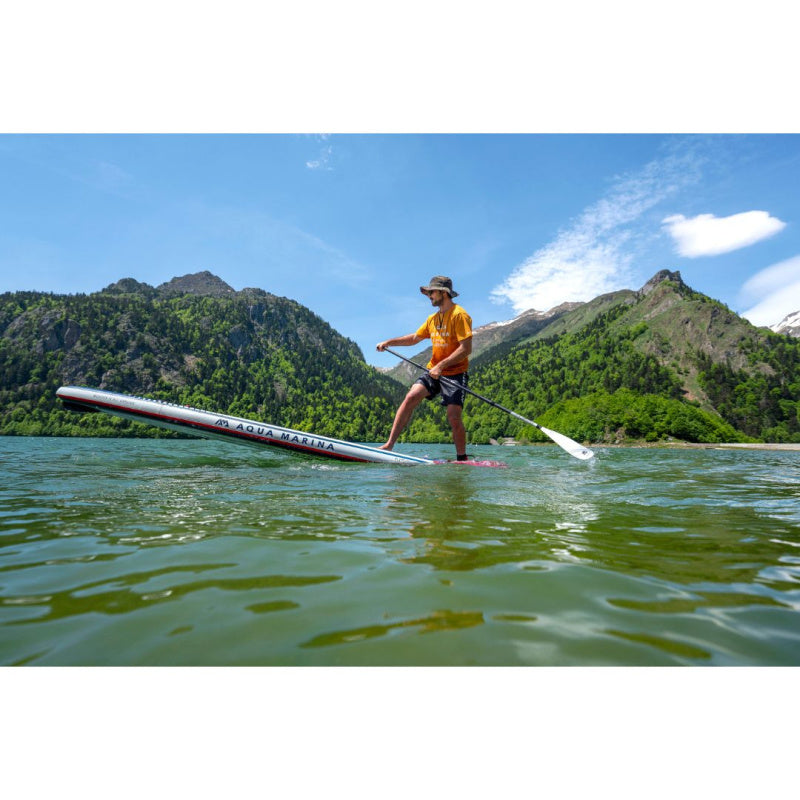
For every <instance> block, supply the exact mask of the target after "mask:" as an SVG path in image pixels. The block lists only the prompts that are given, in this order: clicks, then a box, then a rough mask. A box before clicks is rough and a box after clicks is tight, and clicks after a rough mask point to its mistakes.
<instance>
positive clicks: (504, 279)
mask: <svg viewBox="0 0 800 800" xmlns="http://www.w3.org/2000/svg"><path fill="white" fill-rule="evenodd" d="M0 174H2V176H3V180H2V181H0V275H2V278H0V290H2V291H15V290H20V289H35V290H42V291H52V292H57V293H74V292H93V291H98V290H100V289H102V288H103V287H104V286H107V285H108V284H110V283H112V282H113V281H116V280H118V279H119V278H123V277H133V278H136V279H137V280H140V281H144V282H146V283H149V284H152V285H158V284H160V283H163V282H164V281H167V280H169V279H170V278H172V277H174V276H176V275H183V274H186V273H190V272H197V271H200V270H210V271H212V272H214V273H215V274H217V275H218V276H219V277H221V278H222V279H223V280H225V281H227V282H228V283H229V284H230V285H231V286H233V287H234V288H235V289H242V288H245V287H248V286H255V287H258V288H262V289H265V290H267V291H269V292H272V293H274V294H277V295H282V296H285V297H290V298H293V299H295V300H297V301H299V302H301V303H303V304H304V305H306V306H308V307H309V308H311V309H312V310H313V311H315V312H316V313H318V314H319V315H320V316H321V317H323V318H324V319H325V320H326V321H328V322H330V323H331V324H332V325H333V326H334V327H335V328H336V329H337V330H338V331H339V332H340V333H342V334H344V335H345V336H347V337H349V338H351V339H353V340H355V341H356V342H357V343H358V344H359V346H360V347H361V349H362V351H363V352H364V355H365V357H366V358H367V360H368V361H369V362H370V363H373V364H377V365H381V366H390V365H391V364H392V363H393V357H392V356H390V355H387V354H377V353H375V352H374V345H375V343H376V342H378V341H380V340H381V339H383V338H388V337H389V336H394V335H399V334H403V333H407V332H410V331H412V330H414V329H416V327H417V326H418V324H419V323H420V322H421V321H422V319H423V318H424V317H425V316H426V315H427V313H429V310H430V308H429V305H428V301H427V300H426V298H424V297H423V296H422V295H421V294H420V293H419V289H418V287H419V286H420V284H422V283H426V282H427V281H428V279H429V278H430V277H431V276H433V275H436V274H445V275H449V276H451V277H452V278H453V281H454V285H455V288H456V289H457V290H458V291H459V292H460V295H461V296H460V297H459V302H461V303H462V304H463V305H464V307H465V308H466V309H467V310H468V311H469V312H470V313H471V315H472V317H473V322H474V324H475V325H476V326H478V325H482V324H485V323H488V322H492V321H497V320H505V319H510V318H511V317H513V316H515V315H517V314H519V313H521V312H522V311H524V310H526V309H528V308H537V309H539V310H546V309H547V308H550V307H552V306H554V305H557V304H558V303H561V302H564V301H574V300H590V299H591V298H592V297H595V296H596V295H598V294H601V293H603V292H607V291H613V290H616V289H620V288H634V289H635V288H639V287H640V286H641V285H642V284H643V283H644V282H645V281H646V280H647V279H648V278H650V277H651V276H652V275H653V274H654V273H655V272H657V271H658V270H660V269H665V268H666V269H673V270H674V269H678V270H680V271H681V273H682V275H683V278H684V280H685V281H686V282H687V283H688V284H689V285H690V286H692V287H693V288H695V289H697V290H698V291H701V292H703V293H705V294H708V295H710V296H712V297H715V298H717V299H719V300H722V301H723V302H725V303H727V304H728V305H729V306H730V307H731V308H732V309H734V310H735V311H737V312H739V313H742V314H745V315H747V316H748V317H749V318H751V320H752V321H754V322H755V323H757V324H775V323H778V322H779V321H780V320H781V319H782V318H783V316H785V315H786V314H788V313H790V312H793V311H797V310H798V309H800V195H798V192H797V189H796V187H797V186H798V185H800V136H797V135H727V134H726V135H655V134H628V135H611V134H596V135H560V134H531V135H502V134H487V135H477V134H454V135H447V134H445V135H435V134H431V135H424V134H423V135H413V134H401V135H383V134H364V135H350V134H341V135H315V134H313V135H305V134H304V135H288V134H266V135H55V134H50V135H4V136H0Z"/></svg>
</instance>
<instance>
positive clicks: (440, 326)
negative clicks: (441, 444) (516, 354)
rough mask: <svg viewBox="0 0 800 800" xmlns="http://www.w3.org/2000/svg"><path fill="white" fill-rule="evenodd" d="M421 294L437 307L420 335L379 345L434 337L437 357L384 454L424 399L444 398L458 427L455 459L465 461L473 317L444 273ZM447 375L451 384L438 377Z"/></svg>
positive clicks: (400, 414)
mask: <svg viewBox="0 0 800 800" xmlns="http://www.w3.org/2000/svg"><path fill="white" fill-rule="evenodd" d="M419 290H420V291H421V292H422V294H424V295H427V296H428V298H430V301H431V305H433V306H434V307H435V308H437V309H438V311H436V312H435V313H433V314H431V315H430V316H429V317H428V318H427V319H426V320H425V322H424V323H423V324H422V325H421V326H420V327H419V329H418V330H417V331H416V332H415V333H409V334H406V335H405V336H397V337H395V338H394V339H387V340H386V341H385V342H380V343H379V344H378V345H377V348H376V349H377V350H378V351H380V352H383V351H384V350H385V349H386V348H387V347H393V346H399V347H410V346H413V345H415V344H418V343H419V342H421V341H422V340H423V339H430V340H431V345H432V347H433V355H432V357H431V360H430V361H429V362H428V365H427V369H428V372H427V373H426V374H425V375H423V376H422V377H421V378H419V379H418V380H417V381H416V382H415V383H414V384H413V385H412V386H411V388H410V389H409V390H408V394H407V395H406V396H405V399H404V400H403V402H402V403H401V404H400V407H399V408H398V409H397V413H396V414H395V418H394V423H393V425H392V430H391V432H390V434H389V439H388V440H387V442H386V444H384V445H381V448H380V449H381V450H391V449H392V448H393V447H394V446H395V443H396V442H397V439H398V437H399V436H400V434H401V433H402V432H403V430H404V429H405V427H406V425H408V423H409V420H410V419H411V415H412V414H413V413H414V409H416V407H417V406H418V405H419V404H420V403H421V402H422V401H423V399H428V400H432V399H433V398H434V397H436V396H437V395H441V403H442V405H443V406H444V407H445V408H446V409H447V421H448V422H449V423H450V427H451V428H452V429H453V443H454V444H455V446H456V458H457V459H458V460H459V461H466V460H467V455H466V450H467V432H466V429H465V428H464V422H463V420H462V410H463V407H464V397H465V396H466V392H465V391H464V388H465V387H466V386H467V379H468V375H467V368H468V367H469V355H470V353H471V352H472V318H471V317H470V315H469V314H467V312H466V311H464V309H463V308H462V307H461V306H459V305H456V304H455V303H454V302H453V298H454V297H458V292H455V291H453V282H452V281H451V280H450V278H447V277H445V276H444V275H436V276H435V277H433V278H431V280H430V283H429V285H428V286H420V287H419ZM442 376H444V377H445V378H447V381H445V382H444V383H442V382H441V381H440V380H439V379H440V378H441V377H442Z"/></svg>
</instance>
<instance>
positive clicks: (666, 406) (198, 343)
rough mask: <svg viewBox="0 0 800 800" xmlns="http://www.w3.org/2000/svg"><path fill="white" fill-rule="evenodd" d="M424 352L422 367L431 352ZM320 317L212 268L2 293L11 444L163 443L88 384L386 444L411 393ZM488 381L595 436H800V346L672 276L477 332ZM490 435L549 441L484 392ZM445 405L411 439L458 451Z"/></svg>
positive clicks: (480, 376) (0, 368) (481, 381)
mask: <svg viewBox="0 0 800 800" xmlns="http://www.w3.org/2000/svg"><path fill="white" fill-rule="evenodd" d="M425 358H426V357H425V354H424V353H422V354H419V355H418V357H417V358H415V360H420V361H423V360H425ZM399 374H400V375H401V377H402V382H401V383H398V382H397V381H396V380H394V379H393V378H392V377H391V376H389V375H386V374H383V373H381V372H380V371H378V370H376V369H374V368H372V367H370V366H369V365H367V364H366V362H365V361H364V358H363V355H362V353H361V351H360V350H359V348H358V347H357V346H356V344H355V343H354V342H352V341H350V340H348V339H346V338H344V337H342V336H341V335H340V334H338V333H337V332H336V331H335V330H333V329H332V328H331V327H330V325H328V324H327V323H326V322H325V321H324V320H322V319H320V318H319V317H318V316H317V315H316V314H314V313H313V312H312V311H310V310H309V309H307V308H305V307H304V306H301V305H300V304H298V303H296V302H294V301H292V300H289V299H286V298H282V297H276V296H275V295H272V294H269V293H267V292H265V291H263V290H262V289H244V290H242V291H239V292H237V291H234V290H233V289H232V288H231V287H230V286H228V285H227V284H226V283H224V281H221V280H220V279H219V278H217V277H216V276H214V275H212V274H211V273H208V272H203V273H198V274H196V275H186V276H183V277H180V278H174V279H173V280H171V281H169V282H167V283H165V284H162V285H161V286H158V287H152V286H149V285H147V284H143V283H140V282H138V281H135V280H133V279H131V278H126V279H123V280H120V281H117V282H116V283H114V284H112V285H110V286H108V287H106V288H105V289H103V290H102V291H100V292H96V293H93V294H88V295H54V294H46V293H41V292H15V293H7V294H3V295H0V434H6V435H15V434H16V435H23V434H34V435H35V434H39V435H115V436H119V435H125V436H132V435H137V436H139V435H156V436H170V435H172V434H170V433H168V432H163V431H159V430H157V429H152V428H146V427H144V426H141V425H138V424H136V423H129V422H126V421H124V420H119V419H114V418H111V417H107V416H105V415H100V414H92V415H77V414H74V413H72V412H68V411H65V410H64V409H63V408H61V406H60V403H58V401H57V400H56V397H55V390H56V389H57V388H58V387H59V386H60V385H64V384H78V385H87V386H93V387H98V388H105V389H110V390H114V391H121V392H126V393H131V394H140V395H146V396H148V397H154V398H158V399H163V400H169V401H171V402H177V403H182V404H186V405H192V406H197V407H199V408H206V409H209V410H215V411H221V412H227V413H230V414H234V415H237V416H243V417H250V418H255V419H260V420H264V421H268V422H273V423H275V424H281V425H287V426H291V427H295V428H299V429H301V430H309V431H313V432H315V433H320V434H327V435H334V436H340V437H342V438H347V439H353V440H358V441H373V442H374V441H383V440H384V438H385V437H386V435H387V433H388V430H389V427H390V425H391V421H392V417H393V415H394V410H395V408H396V406H397V404H398V402H399V401H400V399H401V398H402V396H403V394H404V390H405V387H406V386H408V384H409V383H410V382H411V381H412V380H413V379H414V377H416V374H414V373H399ZM470 385H471V387H472V388H473V389H474V390H475V391H477V392H479V393H481V394H483V395H485V396H486V397H489V398H491V399H492V400H494V401H496V402H498V403H500V404H502V405H504V406H506V407H507V408H510V409H513V410H515V411H517V412H518V413H520V414H522V415H524V416H526V417H528V418H530V419H534V420H536V421H537V422H539V423H541V424H543V425H545V426H547V427H549V428H553V429H554V430H558V431H561V432H563V433H565V434H566V435H568V436H571V437H572V438H574V439H577V440H579V441H586V442H617V441H626V440H630V439H636V440H641V439H645V440H651V441H657V440H663V439H668V438H674V439H681V440H687V441H706V442H722V441H748V440H764V441H778V442H798V441H800V419H799V418H798V413H799V412H798V398H799V397H800V339H797V338H793V337H790V336H788V335H780V334H776V333H773V332H772V331H770V330H768V329H766V328H755V327H754V326H752V325H751V324H750V323H748V322H747V321H745V320H743V319H742V318H740V317H739V316H737V315H736V314H734V313H733V312H732V311H730V310H729V309H728V308H727V307H725V306H724V305H722V304H721V303H719V302H717V301H715V300H713V299H711V298H709V297H706V296H705V295H702V294H699V293H698V292H695V291H693V290H692V289H690V288H689V287H688V286H686V284H684V282H683V281H682V279H681V276H680V274H679V273H678V272H670V271H667V270H663V271H661V272H659V273H658V274H657V275H655V276H654V277H653V278H652V279H651V280H650V281H648V282H647V284H645V286H643V287H642V289H641V290H639V291H632V290H624V291H619V292H614V293H611V294H608V295H603V296H601V297H598V298H595V299H594V300H592V301H591V302H588V303H581V304H569V305H564V306H560V307H559V308H557V309H554V310H553V311H552V312H548V313H547V314H540V313H537V312H530V313H528V314H525V315H523V316H522V317H520V318H518V319H517V320H513V321H512V322H510V323H502V324H494V325H490V326H484V327H483V328H481V329H478V331H476V338H475V350H474V357H473V361H472V368H471V374H470ZM464 416H465V422H466V424H467V429H468V431H469V436H470V441H471V442H472V443H474V444H475V443H484V442H488V441H490V440H491V439H499V438H501V437H514V438H516V439H518V440H525V439H531V440H539V439H541V438H542V437H541V436H540V434H538V433H537V432H536V431H535V429H532V428H531V427H530V426H527V425H525V424H524V423H521V422H519V421H517V420H515V419H514V418H513V417H510V416H509V415H507V414H504V413H503V412H501V411H499V410H497V409H494V408H492V407H490V406H488V405H487V404H485V403H481V402H480V401H479V400H477V399H475V398H469V399H468V401H467V405H466V407H465V412H464ZM449 438H450V435H449V429H448V426H447V423H446V421H445V417H444V412H443V409H442V408H441V407H440V406H439V405H438V403H426V404H424V405H423V407H421V408H420V409H419V410H418V411H417V413H416V414H415V416H414V419H413V420H412V423H411V425H410V426H409V429H408V431H407V433H406V434H405V436H404V439H403V440H404V441H425V442H430V441H442V442H443V441H449Z"/></svg>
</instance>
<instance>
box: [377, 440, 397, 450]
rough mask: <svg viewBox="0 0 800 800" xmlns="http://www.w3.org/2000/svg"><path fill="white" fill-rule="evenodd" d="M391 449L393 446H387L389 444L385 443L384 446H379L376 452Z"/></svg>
mask: <svg viewBox="0 0 800 800" xmlns="http://www.w3.org/2000/svg"><path fill="white" fill-rule="evenodd" d="M393 447H394V445H393V444H389V442H386V444H382V445H381V446H380V447H379V448H378V450H391V449H392V448H393Z"/></svg>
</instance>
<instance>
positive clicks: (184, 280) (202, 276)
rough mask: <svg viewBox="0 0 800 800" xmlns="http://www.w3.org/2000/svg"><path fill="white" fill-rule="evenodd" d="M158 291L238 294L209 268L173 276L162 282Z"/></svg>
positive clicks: (218, 294) (166, 292) (216, 295)
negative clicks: (169, 279)
mask: <svg viewBox="0 0 800 800" xmlns="http://www.w3.org/2000/svg"><path fill="white" fill-rule="evenodd" d="M158 292H159V294H195V295H210V296H211V297H229V296H232V295H234V294H236V291H235V290H234V289H233V287H232V286H229V285H228V284H227V283H225V281H223V280H222V279H221V278H218V277H217V276H216V275H214V274H212V273H211V272H209V271H208V270H204V271H203V272H195V273H192V274H190V275H181V276H180V277H177V278H173V279H172V280H171V281H167V282H166V283H162V284H161V285H160V286H159V287H158Z"/></svg>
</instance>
